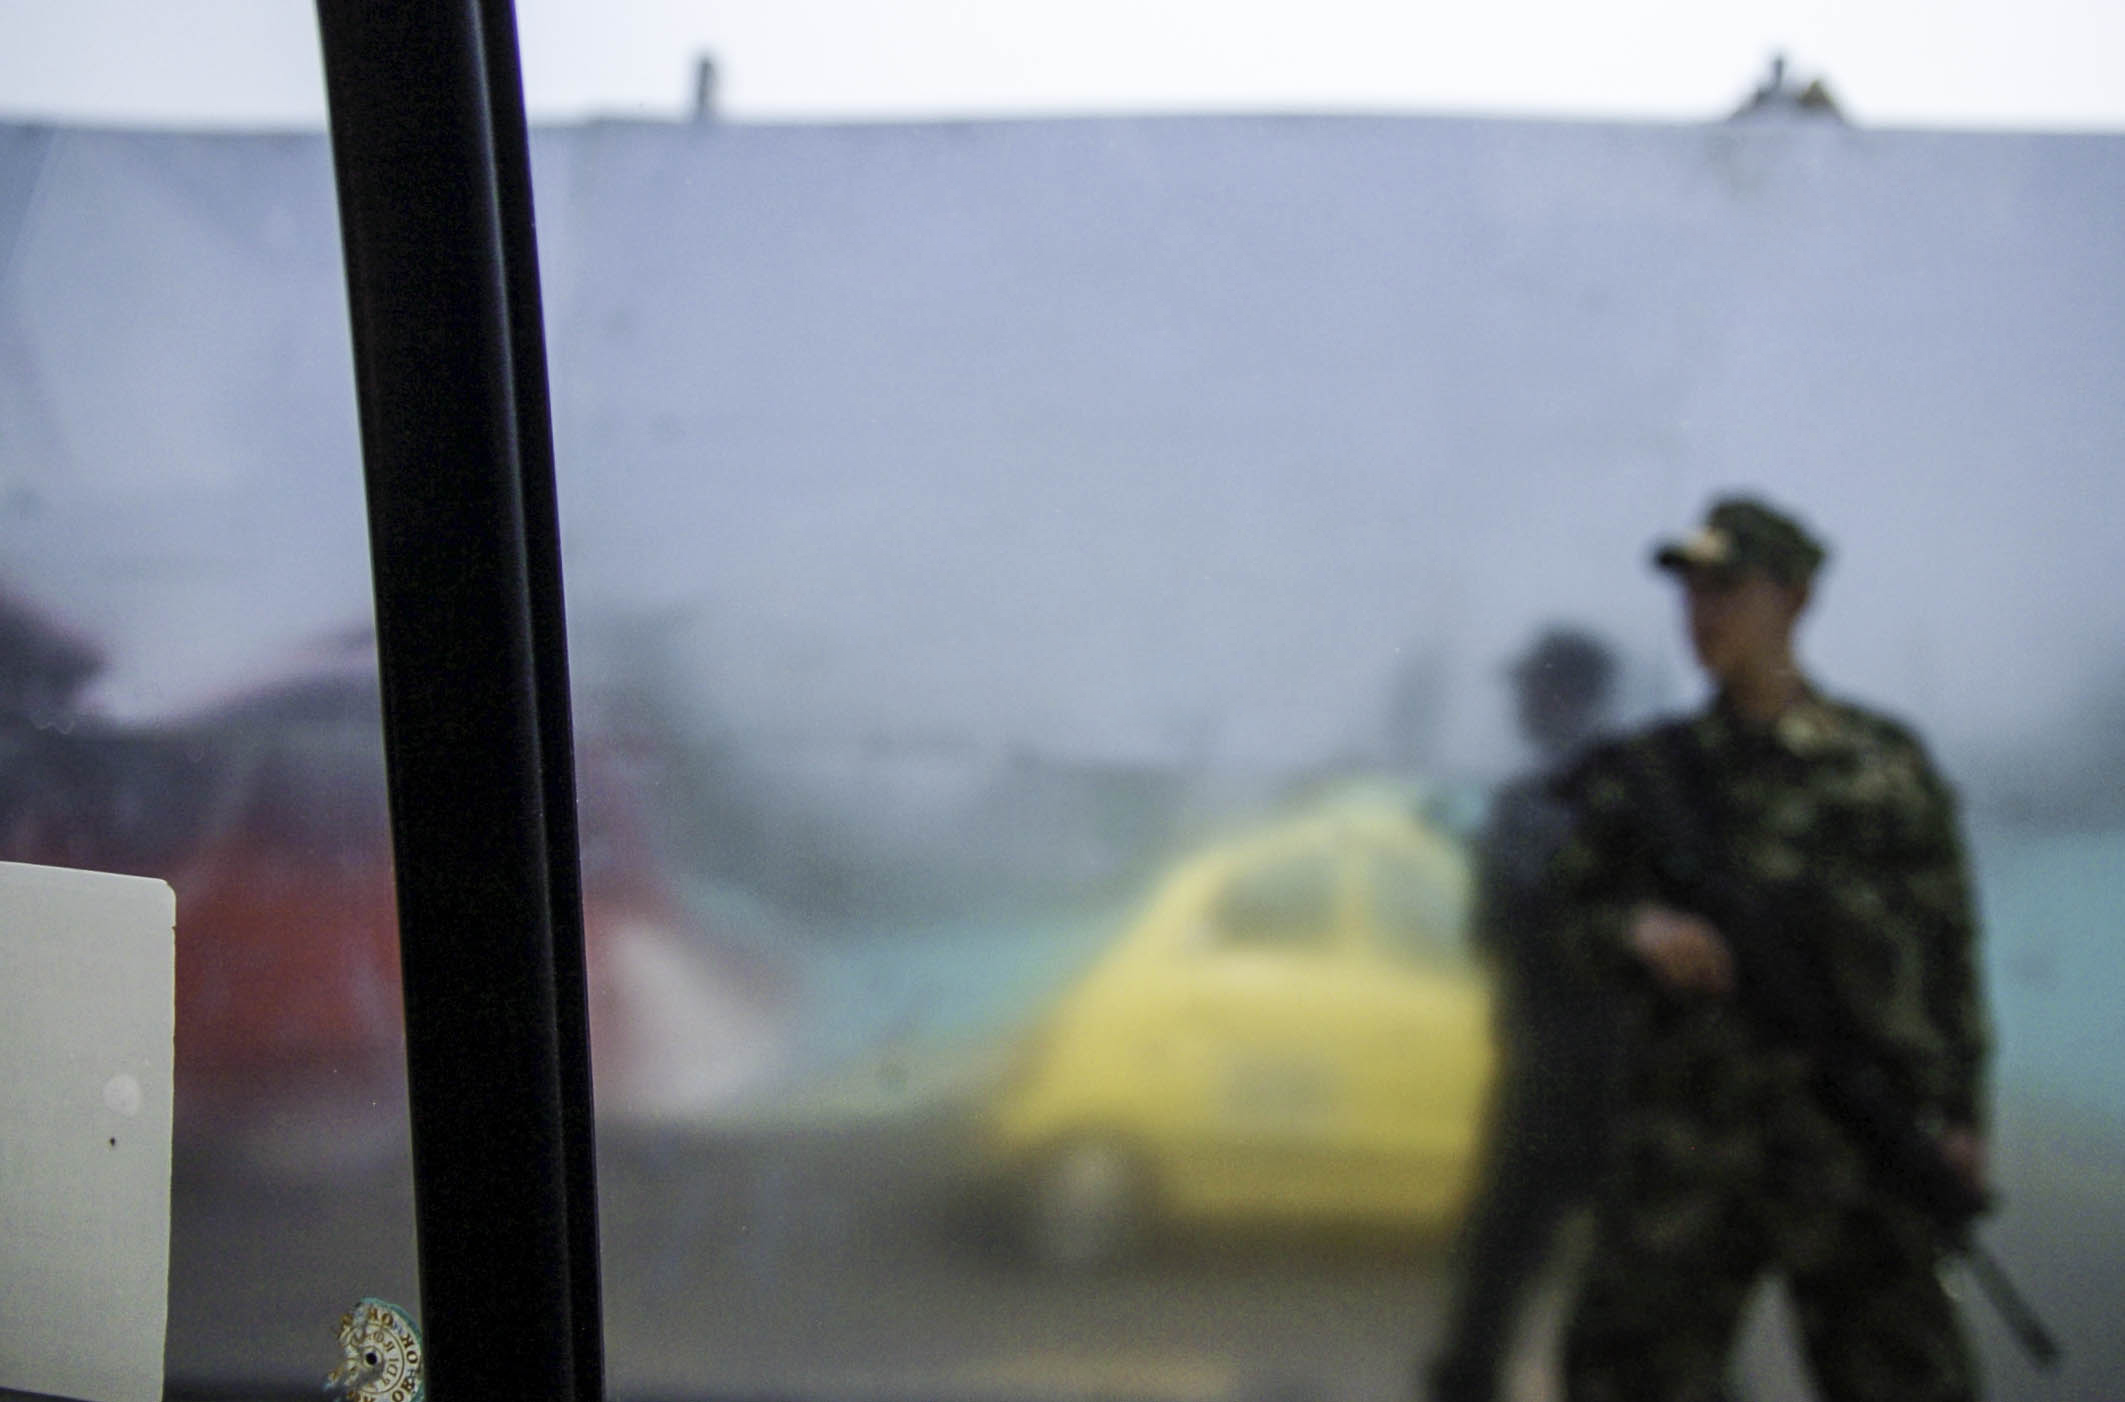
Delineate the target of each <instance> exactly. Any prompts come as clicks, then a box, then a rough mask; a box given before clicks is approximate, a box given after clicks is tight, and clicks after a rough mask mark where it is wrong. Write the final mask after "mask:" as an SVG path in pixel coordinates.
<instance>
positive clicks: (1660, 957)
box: [1629, 905, 1734, 994]
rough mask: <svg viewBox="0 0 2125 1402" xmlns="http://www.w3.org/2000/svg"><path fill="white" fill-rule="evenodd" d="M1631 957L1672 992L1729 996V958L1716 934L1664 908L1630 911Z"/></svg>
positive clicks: (1701, 923)
mask: <svg viewBox="0 0 2125 1402" xmlns="http://www.w3.org/2000/svg"><path fill="white" fill-rule="evenodd" d="M1629 938H1630V944H1631V952H1632V953H1633V954H1635V955H1637V956H1638V958H1639V960H1640V962H1642V963H1643V964H1644V965H1645V966H1646V967H1647V968H1648V969H1650V970H1652V972H1653V977H1655V978H1657V979H1658V980H1660V982H1661V983H1662V984H1664V985H1666V986H1667V987H1668V988H1671V989H1674V990H1675V991H1676V992H1678V993H1711V994H1726V993H1731V992H1733V991H1734V955H1733V952H1732V951H1731V950H1729V949H1728V948H1727V942H1726V940H1724V939H1723V938H1721V937H1720V934H1719V931H1718V930H1716V929H1714V928H1712V926H1711V925H1710V924H1709V923H1708V922H1706V921H1704V920H1700V919H1699V918H1697V917H1696V916H1694V915H1686V914H1684V913H1683V912H1682V911H1679V910H1670V909H1668V908H1667V907H1666V906H1658V905H1642V906H1639V907H1638V908H1637V909H1636V910H1634V911H1632V912H1631V921H1630V927H1629Z"/></svg>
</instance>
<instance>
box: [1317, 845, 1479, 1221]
mask: <svg viewBox="0 0 2125 1402" xmlns="http://www.w3.org/2000/svg"><path fill="white" fill-rule="evenodd" d="M1353 861H1354V864H1355V866H1356V869H1357V883H1356V885H1357V891H1358V899H1359V909H1360V920H1359V925H1360V931H1361V937H1360V940H1359V950H1358V952H1357V954H1356V956H1355V957H1354V958H1353V959H1352V960H1351V961H1350V967H1351V970H1352V972H1351V974H1350V976H1349V977H1348V979H1347V981H1346V983H1345V986H1344V989H1343V993H1342V998H1341V1011H1340V1016H1339V1028H1340V1030H1339V1034H1338V1038H1337V1045H1338V1046H1339V1047H1342V1048H1345V1049H1346V1055H1347V1061H1348V1065H1347V1067H1346V1068H1345V1072H1344V1075H1343V1081H1344V1084H1346V1085H1347V1086H1348V1087H1350V1096H1351V1102H1352V1104H1351V1120H1350V1130H1349V1134H1350V1161H1351V1164H1350V1166H1351V1174H1352V1183H1351V1192H1352V1193H1353V1195H1354V1196H1361V1197H1362V1198H1363V1201H1364V1205H1365V1206H1366V1208H1367V1209H1368V1210H1375V1211H1379V1212H1382V1213H1386V1214H1389V1215H1396V1216H1408V1217H1412V1218H1415V1219H1427V1218H1435V1217H1439V1216H1441V1215H1444V1214H1448V1213H1451V1212H1452V1211H1453V1210H1454V1209H1455V1208H1456V1206H1457V1205H1458V1203H1459V1202H1460V1200H1461V1198H1462V1196H1463V1195H1464V1194H1465V1192H1466V1189H1467V1186H1468V1182H1469V1180H1470V1177H1471V1175H1472V1172H1473V1169H1474V1163H1475V1157H1476V1153H1477V1150H1478V1148H1479V1141H1480V1134H1481V1127H1482V1119H1483V1110H1484V1104H1485V1101H1486V1098H1487V1096H1488V1094H1489V1085H1490V1078H1491V1067H1492V1059H1493V1054H1492V1045H1491V1037H1490V1003H1489V996H1488V990H1487V988H1486V986H1485V983H1484V980H1483V978H1482V977H1481V975H1480V972H1479V970H1478V969H1477V967H1476V965H1475V963H1474V961H1473V960H1472V959H1471V958H1470V956H1469V953H1468V949H1467V945H1466V941H1465V936H1464V931H1463V926H1464V921H1465V915H1466V907H1467V878H1466V870H1465V866H1464V865H1463V864H1462V863H1461V862H1460V861H1459V859H1458V854H1457V853H1455V852H1454V851H1453V850H1452V849H1451V847H1450V846H1448V845H1447V844H1446V843H1445V842H1444V840H1443V839H1441V840H1438V841H1437V842H1436V844H1434V843H1433V842H1431V841H1424V840H1412V841H1409V842H1400V841H1369V842H1366V843H1364V844H1363V845H1362V846H1360V847H1359V848H1358V849H1357V850H1356V851H1355V852H1354V854H1353Z"/></svg>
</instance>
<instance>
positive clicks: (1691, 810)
mask: <svg viewBox="0 0 2125 1402" xmlns="http://www.w3.org/2000/svg"><path fill="white" fill-rule="evenodd" d="M1634 753H1635V755H1636V756H1637V758H1636V759H1635V761H1634V763H1633V764H1632V769H1633V771H1634V772H1633V773H1632V775H1631V777H1632V779H1633V780H1634V781H1635V783H1636V786H1637V788H1638V791H1639V792H1638V797H1639V799H1640V801H1641V802H1640V805H1639V806H1640V811H1641V812H1642V814H1643V815H1644V817H1645V819H1646V821H1647V833H1646V835H1647V836H1648V837H1649V838H1650V839H1651V845H1652V852H1653V857H1654V867H1655V871H1656V874H1657V875H1658V877H1659V879H1660V882H1661V884H1662V886H1663V887H1664V888H1665V892H1666V895H1667V897H1668V899H1669V900H1670V901H1671V902H1672V903H1674V904H1675V905H1676V906H1677V907H1678V908H1680V909H1683V910H1686V911H1689V912H1691V913H1693V914H1695V915H1697V916H1699V917H1701V918H1702V919H1704V920H1705V921H1707V922H1709V923H1710V924H1711V925H1712V927H1713V928H1714V929H1716V930H1718V931H1719V933H1720V936H1721V938H1722V939H1723V940H1724V941H1725V942H1726V945H1727V948H1728V950H1729V952H1730V953H1731V954H1732V956H1733V960H1734V987H1735V992H1734V997H1735V999H1736V1001H1737V1002H1738V1003H1739V1005H1740V1006H1741V1007H1742V1008H1743V1009H1744V1010H1745V1011H1746V1013H1747V1014H1748V1016H1749V1017H1750V1018H1751V1019H1752V1020H1753V1021H1754V1022H1755V1023H1756V1025H1757V1027H1758V1028H1759V1029H1760V1030H1762V1031H1764V1032H1767V1033H1769V1034H1770V1035H1771V1036H1772V1037H1773V1038H1774V1039H1775V1040H1777V1041H1779V1042H1781V1043H1783V1044H1784V1045H1786V1046H1788V1047H1792V1048H1796V1049H1799V1050H1802V1051H1805V1052H1806V1053H1807V1054H1808V1060H1809V1064H1810V1066H1811V1067H1812V1073H1811V1077H1810V1089H1812V1090H1813V1091H1814V1093H1815V1095H1816V1097H1817V1099H1818V1101H1819V1103H1820V1104H1821V1105H1822V1106H1823V1107H1824V1108H1825V1109H1826V1110H1828V1111H1829V1112H1830V1116H1831V1118H1832V1119H1834V1120H1835V1121H1836V1122H1837V1123H1838V1124H1839V1125H1840V1126H1841V1127H1842V1128H1843V1129H1844V1130H1845V1131H1846V1132H1847V1133H1849V1134H1850V1135H1851V1136H1852V1137H1853V1139H1854V1140H1856V1141H1857V1142H1858V1144H1859V1145H1860V1147H1861V1149H1862V1151H1863V1152H1864V1153H1865V1154H1866V1156H1867V1158H1868V1160H1869V1162H1870V1164H1871V1166H1872V1167H1873V1168H1874V1170H1875V1171H1876V1173H1877V1174H1878V1175H1880V1176H1881V1178H1882V1179H1884V1180H1885V1181H1886V1182H1887V1184H1888V1185H1889V1186H1890V1188H1891V1189H1892V1190H1893V1191H1895V1192H1897V1193H1899V1194H1901V1195H1902V1196H1903V1197H1905V1198H1906V1199H1907V1200H1909V1201H1911V1202H1912V1203H1914V1204H1915V1205H1916V1206H1917V1207H1918V1208H1919V1209H1920V1210H1921V1211H1923V1212H1925V1213H1926V1215H1927V1216H1928V1217H1930V1218H1931V1219H1932V1220H1933V1222H1934V1223H1935V1224H1936V1225H1937V1226H1938V1227H1939V1228H1940V1230H1941V1232H1942V1234H1943V1236H1944V1237H1945V1239H1946V1240H1947V1241H1948V1242H1949V1244H1950V1245H1951V1247H1952V1248H1953V1250H1954V1251H1955V1252H1956V1253H1957V1254H1960V1255H1962V1256H1963V1257H1964V1258H1965V1259H1966V1260H1967V1262H1968V1263H1969V1266H1970V1270H1971V1273H1972V1274H1973V1275H1974V1276H1975V1277H1976V1278H1977V1282H1978V1285H1979V1286H1980V1287H1981V1289H1982V1290H1983V1292H1984V1294H1985V1296H1986V1298H1987V1299H1989V1300H1990V1301H1991V1302H1992V1306H1993V1309H1994V1310H1996V1311H1997V1312H1998V1314H1999V1316H2000V1318H2001V1319H2002V1320H2003V1321H2004V1322H2005V1323H2006V1325H2007V1327H2008V1329H2009V1330H2010V1331H2011V1332H2012V1333H2013V1334H2014V1337H2015V1341H2016V1342H2017V1343H2018V1344H2020V1345H2021V1347H2022V1350H2023V1352H2025V1353H2027V1354H2028V1355H2029V1358H2030V1360H2031V1361H2032V1362H2034V1363H2035V1364H2036V1365H2037V1366H2038V1367H2040V1368H2051V1367H2054V1366H2056V1365H2057V1363H2058V1361H2059V1359H2060V1356H2061V1350H2060V1347H2059V1344H2058V1341H2057V1340H2056V1339H2055V1338H2054V1337H2053V1336H2052V1334H2051V1332H2050V1331H2049V1330H2048V1329H2046V1328H2045V1327H2044V1323H2043V1321H2042V1320H2041V1319H2039V1318H2038V1317H2037V1314H2036V1311H2035V1310H2034V1309H2033V1308H2031V1307H2030V1305H2029V1303H2028V1301H2027V1300H2026V1299H2024V1298H2023V1296H2022V1293H2021V1292H2020V1291H2019V1290H2017V1289H2016V1288H2015V1285H2014V1282H2013V1280H2012V1279H2011V1278H2010V1277H2009V1276H2008V1274H2007V1272H2006V1269H2005V1268H2004V1267H2003V1266H2001V1265H2000V1263H1999V1261H1998V1260H1997V1259H1996V1258H1995V1257H1993V1255H1992V1254H1991V1253H1990V1252H1989V1251H1987V1250H1986V1249H1985V1247H1984V1245H1983V1244H1982V1243H1981V1242H1979V1241H1978V1240H1977V1238H1976V1234H1975V1226H1976V1220H1977V1218H1978V1217H1979V1216H1981V1215H1983V1214H1984V1213H1985V1212H1987V1211H1990V1210H1991V1209H1992V1207H1993V1206H1994V1205H1995V1204H1994V1203H1993V1201H1992V1199H1991V1197H1990V1195H1988V1194H1986V1193H1984V1192H1981V1191H1980V1190H1979V1189H1977V1188H1976V1187H1974V1186H1973V1185H1972V1184H1971V1183H1970V1182H1969V1181H1968V1180H1967V1179H1965V1178H1964V1177H1963V1175H1962V1174H1961V1173H1960V1172H1959V1171H1958V1170H1957V1169H1956V1167H1955V1165H1954V1164H1952V1163H1950V1162H1949V1160H1948V1158H1947V1156H1946V1155H1945V1154H1943V1153H1942V1151H1941V1145H1940V1141H1939V1139H1938V1138H1936V1137H1935V1135H1934V1134H1933V1133H1932V1132H1931V1131H1929V1130H1928V1129H1927V1128H1926V1126H1925V1125H1923V1124H1921V1123H1920V1121H1919V1117H1918V1116H1917V1114H1916V1113H1914V1110H1913V1107H1912V1104H1911V1097H1910V1096H1909V1095H1908V1094H1906V1093H1905V1092H1904V1091H1903V1090H1902V1089H1901V1088H1900V1087H1899V1086H1898V1085H1897V1083H1896V1078H1895V1077H1893V1076H1892V1075H1891V1074H1890V1072H1889V1068H1888V1067H1886V1066H1885V1065H1883V1064H1882V1062H1881V1060H1880V1058H1879V1057H1877V1056H1875V1055H1873V1054H1872V1053H1871V1052H1870V1050H1869V1048H1868V1047H1867V1046H1866V1044H1865V1041H1864V1039H1863V1038H1862V1037H1861V1036H1860V1035H1859V1033H1858V1031H1857V1029H1855V1028H1854V1027H1853V1026H1852V1025H1851V1019H1850V1018H1849V1016H1847V1015H1845V1014H1844V1013H1843V1011H1842V1008H1843V1005H1842V1003H1841V1001H1840V1000H1839V999H1838V997H1837V995H1836V990H1835V989H1834V988H1833V987H1832V986H1831V984H1830V981H1829V979H1828V977H1827V975H1825V974H1824V972H1823V970H1822V967H1821V964H1820V961H1819V960H1818V959H1816V958H1814V957H1811V956H1812V946H1811V945H1810V944H1809V943H1808V942H1807V941H1803V940H1795V939H1791V938H1788V937H1787V936H1786V935H1785V933H1784V930H1783V929H1782V928H1781V927H1789V926H1799V927H1804V926H1806V925H1807V924H1811V923H1815V922H1813V921H1811V920H1810V919H1809V914H1810V912H1809V910H1807V909H1804V908H1799V907H1801V906H1802V905H1803V904H1804V901H1803V898H1801V897H1800V896H1798V895H1796V894H1794V893H1791V892H1778V893H1775V894H1774V893H1772V892H1767V891H1765V890H1764V889H1762V887H1761V885H1760V884H1758V885H1752V884H1750V883H1748V882H1746V881H1744V880H1742V879H1740V878H1739V877H1737V876H1736V875H1735V874H1734V873H1733V872H1732V871H1731V870H1730V869H1729V867H1728V865H1727V864H1726V863H1725V862H1723V861H1722V860H1721V855H1720V853H1721V843H1720V841H1719V839H1720V837H1721V835H1722V832H1723V827H1722V824H1721V821H1720V819H1721V816H1722V815H1721V814H1720V812H1719V810H1718V806H1717V804H1716V802H1715V798H1714V795H1713V794H1712V792H1711V791H1710V788H1709V786H1708V785H1707V784H1706V783H1705V782H1704V779H1705V776H1704V775H1703V774H1702V773H1701V769H1702V766H1701V765H1698V764H1695V763H1693V762H1692V760H1691V757H1690V756H1689V755H1687V754H1686V753H1684V752H1683V748H1682V744H1681V737H1680V736H1679V735H1669V734H1663V735H1661V736H1659V737H1657V738H1656V739H1655V741H1654V742H1653V744H1652V745H1650V746H1647V747H1646V748H1645V749H1643V750H1639V751H1636V752H1634ZM1777 896H1784V897H1785V899H1783V900H1781V899H1778V898H1777Z"/></svg>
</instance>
